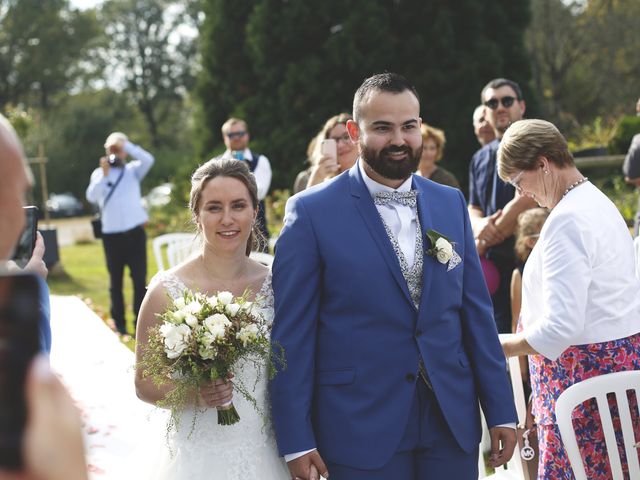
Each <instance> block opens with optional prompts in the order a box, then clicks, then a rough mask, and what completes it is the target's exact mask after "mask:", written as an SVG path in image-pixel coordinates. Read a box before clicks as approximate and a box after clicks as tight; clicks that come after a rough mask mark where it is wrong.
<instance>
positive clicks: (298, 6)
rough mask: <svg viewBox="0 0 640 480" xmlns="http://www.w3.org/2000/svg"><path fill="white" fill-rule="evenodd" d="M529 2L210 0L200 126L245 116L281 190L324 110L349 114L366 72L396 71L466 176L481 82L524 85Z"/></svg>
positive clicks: (212, 128) (206, 128) (209, 138)
mask: <svg viewBox="0 0 640 480" xmlns="http://www.w3.org/2000/svg"><path fill="white" fill-rule="evenodd" d="M528 6H529V2H528V1H527V0H517V1H515V0H496V1H493V2H484V3H481V2H477V1H475V0H464V1H463V0H461V1H459V2H456V4H455V5H453V4H450V3H447V2H440V1H437V0H393V1H388V2H371V1H369V0H354V1H352V2H349V4H348V5H345V3H344V2H340V1H338V0H322V1H320V0H308V1H305V2H291V1H287V0H262V1H260V2H255V1H238V2H234V4H233V7H227V6H225V2H223V1H222V0H209V1H207V2H206V3H205V12H206V18H205V22H204V25H203V29H202V33H201V36H202V39H201V43H202V58H203V71H202V75H203V77H205V78H206V81H203V85H205V86H206V89H205V88H202V89H200V90H199V100H200V102H201V105H202V109H203V115H202V118H201V119H200V121H201V122H202V123H201V125H200V129H201V131H203V132H216V134H217V132H218V131H219V128H220V125H221V123H222V121H224V118H226V117H227V116H229V115H232V114H233V115H239V116H241V117H244V118H246V119H247V120H248V121H249V125H250V129H251V132H252V144H253V145H254V146H255V148H256V150H259V151H260V152H264V153H266V154H267V155H268V156H269V157H270V159H271V161H272V166H273V168H274V186H276V187H289V186H290V185H291V182H292V179H293V177H294V176H295V173H296V172H297V171H299V170H300V169H301V168H302V164H303V160H304V156H305V155H304V152H305V150H306V147H307V143H308V142H309V140H310V139H311V138H312V136H313V135H314V134H315V133H316V132H317V131H318V130H319V129H320V127H321V125H322V124H323V123H324V121H325V120H326V119H327V118H328V117H329V116H331V115H334V114H336V113H339V112H341V111H351V102H352V98H353V93H354V91H355V89H356V88H357V87H358V86H359V85H360V83H361V82H362V80H363V79H364V78H365V77H366V76H369V75H371V74H373V73H378V72H381V71H385V70H387V71H397V72H398V73H401V74H403V75H405V76H406V77H407V78H409V80H410V81H412V82H413V83H414V84H415V85H416V87H417V88H418V91H419V92H420V93H421V95H422V109H423V111H422V116H423V119H424V120H426V121H427V122H429V123H432V124H434V125H435V126H438V127H441V128H444V129H445V131H446V133H447V138H448V140H449V141H448V144H447V151H446V153H445V156H446V159H447V160H446V162H447V165H448V166H451V167H452V169H453V170H454V171H455V173H457V175H458V178H459V179H461V180H463V182H464V181H465V180H466V178H467V173H466V172H467V165H468V161H469V159H470V157H471V154H472V153H473V151H474V150H475V149H476V148H477V143H475V138H474V136H473V132H472V128H471V115H472V112H473V110H474V108H475V107H476V106H477V105H478V103H479V99H480V90H481V88H482V87H483V86H484V85H485V84H486V82H487V81H488V80H490V79H491V78H494V77H497V76H507V77H510V78H513V79H514V80H517V81H519V82H520V83H521V84H523V85H526V84H527V83H528V81H529V78H530V69H529V59H528V56H527V53H526V50H525V48H524V30H525V28H526V25H527V22H528V20H529V10H528ZM236 9H237V10H236ZM230 32H233V36H232V34H231V33H230ZM229 59H231V60H229ZM228 60H229V61H232V62H234V63H233V66H232V65H230V64H229V63H225V62H227V61H228ZM235 65H237V67H236V68H234V66H235ZM217 138H218V139H220V137H219V134H217ZM219 142H220V140H217V143H218V144H219ZM201 143H202V144H203V149H204V150H205V151H211V150H212V148H213V147H214V146H215V145H216V137H215V136H214V135H213V134H211V133H208V134H205V135H204V137H202V138H201Z"/></svg>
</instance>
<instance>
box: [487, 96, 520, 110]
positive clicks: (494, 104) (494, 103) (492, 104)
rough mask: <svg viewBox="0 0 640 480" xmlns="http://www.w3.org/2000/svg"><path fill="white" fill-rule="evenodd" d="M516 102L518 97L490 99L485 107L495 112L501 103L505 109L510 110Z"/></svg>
mask: <svg viewBox="0 0 640 480" xmlns="http://www.w3.org/2000/svg"><path fill="white" fill-rule="evenodd" d="M515 101H516V97H512V96H506V97H502V98H490V99H489V100H487V101H486V102H484V105H485V106H486V107H489V108H490V109H491V110H495V109H496V108H498V105H499V104H501V103H502V106H503V107H504V108H509V107H510V106H511V105H513V102H515Z"/></svg>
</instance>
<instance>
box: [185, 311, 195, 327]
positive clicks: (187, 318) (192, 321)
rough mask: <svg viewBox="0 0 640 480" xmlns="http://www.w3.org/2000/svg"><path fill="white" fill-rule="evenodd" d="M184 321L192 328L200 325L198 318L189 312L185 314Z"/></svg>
mask: <svg viewBox="0 0 640 480" xmlns="http://www.w3.org/2000/svg"><path fill="white" fill-rule="evenodd" d="M184 321H185V323H186V324H187V325H189V326H190V327H191V328H193V327H195V326H196V325H198V319H197V318H196V316H195V315H191V314H190V313H188V314H187V315H185V317H184Z"/></svg>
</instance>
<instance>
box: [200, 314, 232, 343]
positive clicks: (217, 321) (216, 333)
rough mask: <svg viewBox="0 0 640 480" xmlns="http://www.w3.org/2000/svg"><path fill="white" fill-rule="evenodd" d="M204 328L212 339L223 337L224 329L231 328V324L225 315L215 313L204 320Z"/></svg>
mask: <svg viewBox="0 0 640 480" xmlns="http://www.w3.org/2000/svg"><path fill="white" fill-rule="evenodd" d="M203 323H204V326H205V327H206V328H207V330H209V332H210V333H211V335H213V339H214V340H216V339H218V338H221V337H224V335H225V331H226V328H227V327H229V326H231V322H230V321H229V319H228V318H227V316H226V315H223V314H222V313H215V314H213V315H211V316H210V317H207V318H205V319H204V322H203Z"/></svg>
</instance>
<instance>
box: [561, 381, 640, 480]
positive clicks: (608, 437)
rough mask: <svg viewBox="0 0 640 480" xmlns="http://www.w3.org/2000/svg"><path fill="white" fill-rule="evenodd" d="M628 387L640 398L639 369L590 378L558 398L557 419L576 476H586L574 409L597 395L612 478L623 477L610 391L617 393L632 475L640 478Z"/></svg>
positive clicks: (578, 478)
mask: <svg viewBox="0 0 640 480" xmlns="http://www.w3.org/2000/svg"><path fill="white" fill-rule="evenodd" d="M627 390H634V391H635V395H636V398H638V399H640V371H637V370H634V371H631V372H616V373H609V374H607V375H600V376H598V377H593V378H589V379H587V380H584V381H582V382H579V383H576V384H575V385H572V386H571V387H569V388H567V389H566V390H565V391H564V392H562V394H561V395H560V397H558V401H557V402H556V422H557V423H558V429H559V430H560V437H561V438H562V443H563V444H564V448H565V450H566V451H567V456H568V457H569V462H570V463H571V468H572V470H573V474H574V476H575V477H576V480H587V476H586V474H585V470H584V464H583V463H582V457H581V455H580V450H579V448H578V441H577V439H576V435H575V432H574V430H573V423H572V421H571V412H573V410H574V408H575V407H576V406H578V405H579V404H581V403H582V402H584V401H586V400H589V399H591V398H595V399H596V401H597V404H598V412H599V413H600V418H601V420H602V430H603V432H604V438H605V443H606V446H607V454H608V456H609V465H610V466H611V472H612V474H613V478H614V480H617V479H622V478H623V475H622V465H621V461H620V456H619V453H618V446H617V443H616V437H615V432H614V430H613V422H612V419H611V412H610V410H609V402H608V401H607V394H609V393H615V398H616V402H617V404H618V410H619V412H620V424H621V426H622V436H623V441H624V450H625V453H626V456H627V463H628V465H629V476H630V478H631V479H640V466H639V465H638V450H637V449H638V447H640V445H639V444H637V443H636V440H635V436H634V433H633V423H632V421H631V413H630V409H629V402H628V400H627Z"/></svg>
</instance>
